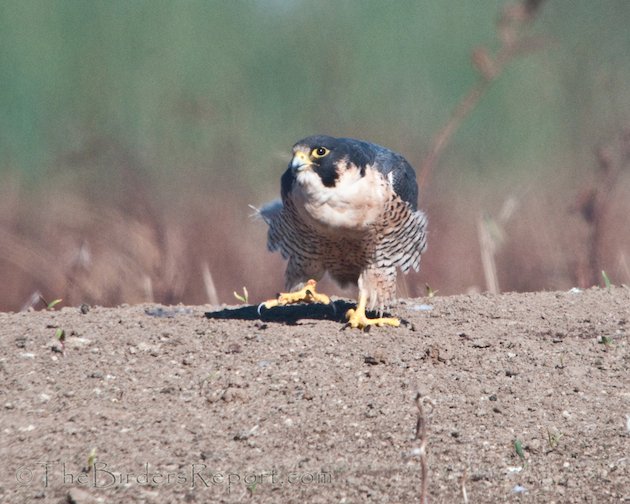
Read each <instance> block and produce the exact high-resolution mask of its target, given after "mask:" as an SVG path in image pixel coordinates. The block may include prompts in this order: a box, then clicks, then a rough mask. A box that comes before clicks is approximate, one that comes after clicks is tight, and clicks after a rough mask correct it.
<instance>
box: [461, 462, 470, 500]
mask: <svg viewBox="0 0 630 504" xmlns="http://www.w3.org/2000/svg"><path fill="white" fill-rule="evenodd" d="M467 479H468V471H467V470H466V468H464V474H462V479H461V480H460V485H461V487H462V499H464V504H468V492H467V491H466V480H467Z"/></svg>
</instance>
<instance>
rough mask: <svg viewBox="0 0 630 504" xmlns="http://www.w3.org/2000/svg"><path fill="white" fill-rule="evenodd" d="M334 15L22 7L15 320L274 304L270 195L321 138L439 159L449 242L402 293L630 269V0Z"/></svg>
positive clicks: (277, 281) (5, 227)
mask: <svg viewBox="0 0 630 504" xmlns="http://www.w3.org/2000/svg"><path fill="white" fill-rule="evenodd" d="M333 5H334V6H335V7H337V6H338V5H340V4H339V3H331V2H321V3H319V2H318V3H309V2H303V3H300V2H299V1H296V2H284V3H283V2H282V1H280V2H278V3H277V4H275V5H274V6H273V7H272V8H271V7H270V8H263V5H262V4H260V5H259V4H251V5H249V4H245V3H238V2H235V3H230V4H227V3H222V4H218V3H213V2H189V3H187V4H186V5H185V6H182V5H181V4H177V3H171V2H168V1H163V2H158V3H153V2H141V1H139V2H137V3H134V4H133V5H132V4H128V3H126V2H124V1H114V2H111V3H106V4H100V6H99V10H98V13H97V14H98V15H92V11H91V10H90V7H89V6H87V4H86V5H78V4H76V2H71V1H67V0H54V1H52V0H51V1H49V2H39V3H38V0H28V1H27V2H25V3H14V4H11V3H7V4H5V5H0V28H2V30H0V38H1V37H5V39H6V40H5V39H2V40H0V41H2V42H3V44H0V46H1V47H0V65H2V68H3V69H6V68H8V69H9V70H11V71H7V72H4V74H5V76H7V78H8V79H9V81H8V82H9V84H8V85H7V87H6V90H7V91H6V92H5V91H3V92H2V93H0V105H1V106H2V107H3V110H4V111H5V113H4V114H3V115H2V116H0V148H3V151H2V152H0V154H1V155H0V168H2V170H0V284H1V285H2V286H3V289H2V290H0V310H12V311H14V310H20V309H24V308H27V307H29V306H32V307H35V308H43V307H45V305H46V303H47V302H50V301H52V300H54V299H58V298H62V299H63V304H65V305H78V304H80V303H88V304H100V305H116V304H120V303H139V302H147V301H150V302H160V303H166V304H174V303H180V302H181V303H187V304H199V303H212V304H215V303H229V304H234V303H236V302H237V300H236V299H235V297H234V295H233V292H234V291H237V292H242V291H243V287H246V288H247V290H248V292H249V301H250V302H259V301H262V300H264V299H266V298H269V297H270V296H273V295H274V294H275V293H276V292H277V291H279V290H280V289H281V288H282V286H283V270H284V264H283V261H282V260H281V258H280V257H279V256H278V255H277V254H276V255H272V254H270V253H269V252H267V250H266V229H265V225H264V223H263V222H262V221H261V220H257V219H255V218H254V217H253V216H252V215H253V213H254V212H253V211H252V210H251V209H250V208H249V205H253V206H256V207H258V206H260V205H262V204H264V203H265V202H266V201H268V200H270V199H272V198H275V197H277V196H278V195H279V179H280V175H281V174H282V172H283V170H284V167H285V166H286V162H287V161H288V150H289V149H290V146H291V144H292V143H293V142H294V141H296V140H298V139H299V138H300V137H303V136H306V135H307V134H315V133H328V134H338V135H344V136H355V137H360V138H365V139H367V140H370V141H374V142H376V143H381V144H384V145H386V146H388V147H391V148H393V149H395V150H398V151H400V152H401V153H402V154H403V155H405V156H406V157H407V159H408V160H409V161H410V162H411V164H412V165H413V166H415V167H416V168H417V169H418V177H419V180H420V182H421V185H422V192H421V207H422V208H423V209H424V210H426V212H427V214H428V216H429V247H428V251H427V253H426V254H425V256H424V258H423V262H422V270H421V272H420V273H412V274H409V275H408V276H406V277H402V278H401V279H400V282H399V290H400V294H401V295H402V296H422V295H424V294H425V292H426V289H427V284H428V285H429V286H430V287H431V289H433V291H439V294H440V295H442V294H453V293H461V292H467V291H491V292H498V291H511V290H516V291H532V290H540V289H569V288H571V287H574V286H578V287H589V286H592V285H601V284H603V279H602V271H603V270H605V271H606V273H607V275H608V277H609V278H610V279H611V280H612V282H613V283H624V282H625V283H629V282H630V220H629V219H628V215H630V175H629V174H630V166H629V164H630V133H629V131H630V130H629V129H628V128H629V127H630V109H629V110H626V109H627V103H630V102H629V101H628V100H626V99H625V98H626V97H628V96H630V94H629V93H630V91H629V90H630V86H628V84H627V82H628V81H629V80H630V77H628V75H627V73H628V71H630V70H629V69H630V65H628V64H627V53H628V51H627V47H626V46H627V43H628V40H630V39H629V38H628V35H627V30H626V29H625V28H626V26H627V23H625V21H624V20H625V19H628V20H630V8H629V7H628V4H627V3H625V2H622V1H620V0H610V1H607V2H603V3H601V4H599V3H598V4H593V3H588V2H577V3H570V2H568V1H564V2H563V1H556V2H545V1H543V0H536V1H533V0H523V1H520V2H517V1H514V2H509V1H508V2H505V3H503V4H502V5H501V8H500V9H499V14H498V16H497V12H496V2H494V1H492V2H485V3H484V2H480V3H479V4H472V3H471V4H466V5H463V4H461V3H458V5H459V7H458V9H459V10H458V11H457V13H456V14H453V13H452V8H451V7H449V6H448V5H447V3H444V4H441V3H440V4H438V3H433V2H423V3H416V2H400V3H396V4H387V5H386V4H385V3H382V2H380V1H370V2H363V3H361V4H360V5H359V4H358V3H357V4H353V3H352V2H349V3H346V4H343V6H342V8H339V9H338V10H336V14H337V15H336V17H335V19H334V20H331V19H330V18H329V13H330V8H329V7H331V6H333ZM394 5H395V7H394ZM569 7H570V9H569ZM546 9H549V12H550V15H549V17H548V18H545V19H543V20H544V21H545V23H546V24H544V27H545V30H539V31H538V32H537V31H536V29H535V27H533V26H532V25H533V22H534V21H538V19H537V17H539V16H542V13H545V12H547V10H546ZM48 11H50V12H54V13H55V14H56V16H52V17H51V16H48ZM304 11H305V12H306V14H307V15H306V16H305V15H304ZM567 12H571V14H572V15H571V16H570V17H567ZM593 12H596V13H597V16H593V15H592V13H593ZM426 13H428V14H429V16H427V15H426ZM3 14H4V15H3ZM493 16H494V17H493ZM174 19H175V20H176V21H177V22H176V23H174V22H173V20H174ZM492 19H495V20H496V21H495V22H492ZM16 20H17V21H20V22H21V23H23V24H24V26H22V25H21V24H19V23H17V22H16ZM313 20H315V21H317V22H313ZM78 21H80V22H78ZM55 23H56V24H55ZM421 23H424V25H423V27H422V29H419V28H418V26H419V25H420V24H421ZM609 25H610V26H614V27H616V29H612V28H611V29H610V30H608V26H609ZM15 26H20V27H22V28H24V27H27V28H28V29H30V30H31V35H32V36H33V37H35V38H34V39H33V40H36V42H37V43H34V44H27V43H25V40H26V41H30V40H31V35H29V31H28V29H24V30H22V29H20V30H16V29H14V28H15ZM314 26H315V28H317V29H314V28H313V27H314ZM160 27H161V29H158V28H160ZM43 28H45V29H43ZM320 29H325V30H324V35H326V36H325V37H321V33H320ZM56 30H58V31H59V32H60V33H63V34H66V35H67V36H64V37H60V36H59V33H57V31H56ZM476 30H478V31H476ZM604 32H605V33H604ZM155 33H160V34H161V35H160V37H158V38H156V37H155ZM297 33H299V34H300V36H299V37H297V38H296V37H295V35H296V34H297ZM480 34H483V37H484V38H482V39H481V40H482V42H483V44H484V45H478V44H479V42H480V40H479V37H477V35H479V36H481V35H480ZM603 35H605V37H604V36H603ZM37 37H40V38H37ZM488 37H489V38H490V40H489V41H488ZM288 41H290V42H291V43H288ZM340 41H344V42H347V45H343V44H340ZM593 41H596V42H597V44H594V43H593ZM55 44H57V45H55ZM292 44H295V45H296V48H295V49H294V47H293V45H292ZM458 44H459V45H458ZM50 47H53V48H54V49H52V50H51V54H50V57H46V56H42V55H47V54H48V53H46V52H45V51H46V48H50ZM550 48H559V50H558V51H557V54H553V51H552V50H551V49H550ZM3 51H5V52H3ZM55 51H56V52H55ZM465 54H468V55H469V57H470V61H466V60H465V59H458V58H460V57H462V58H463V56H462V55H465ZM531 54H534V56H533V58H537V59H536V61H537V63H536V64H532V63H529V64H525V63H523V64H521V65H520V66H518V67H517V65H514V64H513V63H514V60H518V62H519V63H520V62H521V61H522V59H520V57H521V56H525V55H531ZM7 55H8V56H7ZM392 55H394V56H392ZM604 56H605V57H604ZM206 58H207V62H206ZM411 58H414V59H413V65H411V64H410V61H411ZM606 58H608V59H606ZM416 59H417V61H416ZM305 61H306V62H307V63H308V64H304V62H305ZM15 62H17V63H15ZM623 62H625V63H623ZM10 63H11V64H12V63H15V64H14V65H13V66H11V65H10ZM467 65H468V66H467ZM515 67H517V71H515V72H513V73H512V74H510V70H511V69H513V68H515ZM462 68H464V70H462ZM365 75H367V76H369V78H364V76H365ZM49 81H52V82H53V84H54V86H53V85H49V84H48V83H49ZM296 82H298V83H299V85H297V86H296ZM55 86H56V87H55ZM491 88H492V89H491ZM25 89H26V90H27V91H24V90H25ZM57 100H59V103H57ZM62 100H63V101H62ZM449 111H451V114H450V116H449ZM624 111H625V112H624ZM473 112H475V113H476V114H473ZM42 118H47V119H46V120H44V119H42ZM459 130H461V131H459ZM447 147H448V148H447ZM278 153H280V154H278ZM42 167H43V168H42ZM322 289H323V290H327V291H329V292H332V293H338V294H341V295H353V293H352V291H351V290H349V291H341V290H339V289H338V288H337V287H336V286H334V285H333V284H332V283H331V282H328V281H324V285H322Z"/></svg>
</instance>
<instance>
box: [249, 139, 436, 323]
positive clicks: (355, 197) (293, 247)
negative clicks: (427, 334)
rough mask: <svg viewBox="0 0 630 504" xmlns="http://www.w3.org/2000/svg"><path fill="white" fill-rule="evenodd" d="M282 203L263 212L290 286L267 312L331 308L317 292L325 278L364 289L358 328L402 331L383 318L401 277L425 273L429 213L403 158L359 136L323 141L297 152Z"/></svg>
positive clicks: (351, 316) (354, 317) (355, 318)
mask: <svg viewBox="0 0 630 504" xmlns="http://www.w3.org/2000/svg"><path fill="white" fill-rule="evenodd" d="M281 196H282V199H281V200H276V201H273V202H271V203H269V204H267V205H265V206H264V207H263V208H261V210H260V214H261V215H262V217H263V219H264V220H265V222H266V223H267V224H268V226H269V231H268V236H267V239H268V241H267V246H268V248H269V250H271V251H276V250H279V251H280V253H281V254H282V256H283V257H284V258H285V259H288V264H287V269H286V273H285V286H286V289H287V290H288V291H289V292H288V293H283V294H279V295H278V298H277V299H273V300H269V301H267V302H265V303H263V304H262V305H261V306H265V307H266V308H270V307H272V306H278V305H286V304H290V303H297V302H323V303H330V299H329V298H328V297H327V296H325V295H323V294H320V293H318V292H316V290H315V285H316V281H317V280H319V279H320V278H321V277H322V276H323V275H324V273H326V272H328V273H329V275H330V276H331V277H332V278H333V279H335V280H336V281H337V282H338V283H339V284H340V285H342V286H345V285H347V284H357V285H358V288H359V298H358V303H357V308H356V309H351V310H348V312H347V314H346V317H347V319H348V324H349V325H350V326H351V327H358V328H361V329H365V328H367V327H368V326H370V325H377V326H382V325H391V326H398V325H400V321H399V319H397V318H389V317H386V318H383V317H379V318H368V317H367V316H366V313H365V311H366V309H368V310H374V309H378V310H379V312H381V313H380V314H381V315H382V312H383V309H384V308H385V307H386V306H388V305H389V304H390V303H391V302H392V301H393V300H394V298H395V295H396V272H397V269H400V270H401V271H403V272H405V273H406V272H407V271H408V270H409V269H410V268H413V269H414V270H416V271H418V269H419V267H420V255H421V254H422V253H423V252H424V251H425V249H426V243H427V240H426V224H427V219H426V216H425V214H424V213H423V212H422V211H420V210H418V185H417V183H416V175H415V172H414V169H413V168H412V167H411V166H410V165H409V163H408V162H407V161H406V160H405V158H403V157H402V156H401V155H400V154H397V153H395V152H393V151H391V150H389V149H386V148H384V147H381V146H379V145H375V144H372V143H368V142H364V141H361V140H355V139H352V138H334V137H330V136H324V135H317V136H311V137H308V138H305V139H304V140H300V141H299V142H297V143H296V144H295V145H294V146H293V157H292V159H291V161H290V163H289V166H288V168H287V170H286V171H285V172H284V174H283V175H282V179H281Z"/></svg>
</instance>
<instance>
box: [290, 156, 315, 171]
mask: <svg viewBox="0 0 630 504" xmlns="http://www.w3.org/2000/svg"><path fill="white" fill-rule="evenodd" d="M311 164H312V163H311V160H310V159H309V158H308V156H307V154H306V153H305V152H303V151H297V152H296V153H295V154H294V155H293V159H292V160H291V163H290V164H289V166H290V167H291V169H292V170H293V171H295V172H300V171H302V170H304V169H305V168H308V167H309V166H311Z"/></svg>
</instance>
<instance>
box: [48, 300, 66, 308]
mask: <svg viewBox="0 0 630 504" xmlns="http://www.w3.org/2000/svg"><path fill="white" fill-rule="evenodd" d="M62 301H63V299H53V300H52V301H51V302H50V303H47V304H46V309H47V310H52V309H53V308H54V307H55V306H57V305H58V304H59V303H61V302H62Z"/></svg>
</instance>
